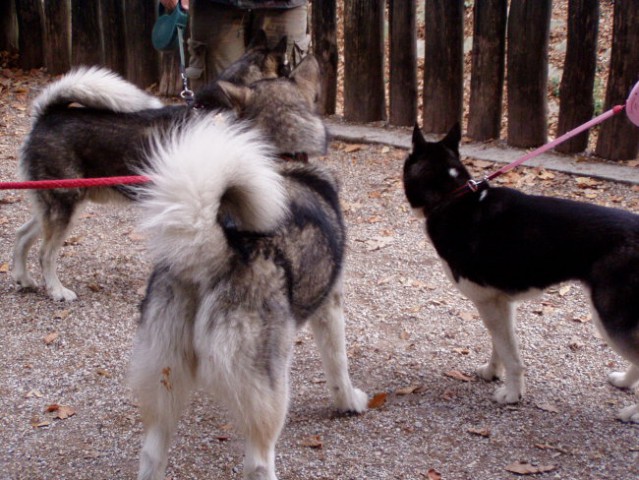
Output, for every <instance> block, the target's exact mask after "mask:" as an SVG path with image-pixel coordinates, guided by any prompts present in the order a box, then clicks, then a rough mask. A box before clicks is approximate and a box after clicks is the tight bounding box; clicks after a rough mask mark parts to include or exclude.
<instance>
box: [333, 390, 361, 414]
mask: <svg viewBox="0 0 639 480" xmlns="http://www.w3.org/2000/svg"><path fill="white" fill-rule="evenodd" d="M335 407H336V408H337V409H338V410H339V411H340V412H353V413H362V412H364V411H366V409H367V408H368V395H366V392H363V391H361V390H360V389H359V388H353V389H352V390H351V393H350V395H348V396H347V397H346V398H343V399H340V400H338V401H336V402H335Z"/></svg>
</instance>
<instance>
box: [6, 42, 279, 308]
mask: <svg viewBox="0 0 639 480" xmlns="http://www.w3.org/2000/svg"><path fill="white" fill-rule="evenodd" d="M257 39H258V41H256V43H255V44H254V45H252V46H251V48H249V49H248V50H247V52H246V53H245V55H243V56H242V57H241V58H240V59H239V60H238V61H237V62H235V63H234V64H232V65H231V66H229V68H228V69H227V70H225V71H224V72H222V74H221V76H220V81H218V82H214V83H212V84H211V85H208V86H207V87H205V88H203V89H202V91H200V92H198V93H197V95H196V98H195V103H196V105H197V106H198V108H197V109H191V108H187V107H186V106H166V107H165V106H163V104H162V102H160V100H158V99H157V98H154V97H152V96H150V95H148V94H147V93H146V92H144V91H142V90H140V89H139V88H137V87H136V86H134V85H133V84H131V83H129V82H127V81H125V80H124V79H122V78H120V77H119V76H118V75H116V74H115V73H113V72H111V71H110V70H107V69H104V68H97V67H92V68H84V67H81V68H78V69H76V70H74V71H72V72H70V73H69V74H67V75H65V76H64V77H62V78H61V79H59V80H57V81H56V82H54V83H52V84H51V85H49V86H48V87H46V88H45V89H44V91H43V92H42V93H41V94H40V95H39V96H38V97H37V98H36V99H35V101H34V103H33V113H34V119H33V127H32V129H31V132H30V133H29V136H28V137H27V139H26V140H25V142H24V144H23V146H22V150H21V155H20V173H21V177H22V178H24V179H25V180H52V179H53V180H57V179H65V178H92V177H111V176H127V175H136V174H138V173H139V171H140V169H141V168H142V167H143V162H144V158H145V154H146V152H147V150H148V143H149V139H150V138H151V136H152V135H153V134H154V132H157V131H167V130H168V129H170V128H172V127H174V126H176V125H179V124H180V123H182V122H184V121H186V120H187V119H188V118H191V117H192V116H201V115H208V114H210V115H215V114H217V112H218V111H219V110H231V109H232V108H233V105H232V102H231V99H230V97H232V96H233V95H234V94H236V93H235V90H234V92H230V93H227V91H226V89H228V88H232V87H233V88H235V86H238V88H240V87H241V86H245V85H248V84H249V83H252V82H255V81H258V80H262V79H264V78H277V76H278V73H280V71H281V70H282V68H283V67H284V66H283V62H284V61H285V50H286V39H285V38H284V39H283V41H282V42H280V44H279V45H278V46H277V47H276V48H275V49H273V50H271V49H268V48H267V47H266V36H265V34H264V33H263V32H262V35H258V36H257ZM231 81H232V82H235V83H234V84H231V83H229V82H231ZM258 96H259V95H258ZM244 103H245V104H246V102H244ZM73 105H76V107H73ZM78 106H81V107H82V108H79V107H78ZM238 113H239V115H240V116H241V115H242V112H238ZM255 120H256V121H259V120H260V119H259V118H256V119H255ZM136 191H137V189H136V188H135V187H124V186H119V187H113V188H74V189H55V190H31V191H29V195H30V197H31V200H32V204H33V217H32V218H31V219H30V220H29V221H28V222H27V223H25V224H24V225H23V226H22V227H21V228H20V229H19V230H18V232H17V238H16V243H15V247H14V256H13V271H12V275H13V278H14V280H15V282H16V283H17V284H18V285H19V286H20V287H22V288H34V287H35V286H36V282H35V280H34V279H33V277H32V276H31V274H30V273H29V271H28V270H27V256H28V254H29V250H30V249H31V247H32V246H33V244H34V243H35V242H36V240H37V239H38V238H39V237H42V246H41V248H40V255H39V260H40V266H41V268H42V274H43V277H44V284H45V287H46V290H47V293H48V294H49V296H50V297H51V298H53V299H54V300H67V301H69V300H74V299H75V298H76V297H77V296H76V294H75V292H73V291H72V290H70V289H68V288H66V287H65V286H64V285H62V283H61V281H60V279H59V278H58V275H57V257H58V251H59V250H60V248H61V247H62V244H63V242H64V239H65V238H66V235H67V232H68V231H69V229H70V228H71V226H72V224H73V220H74V218H75V217H77V214H78V212H79V210H80V207H81V206H82V204H83V203H85V202H86V201H94V202H107V201H112V200H116V199H120V200H134V199H135V198H136Z"/></svg>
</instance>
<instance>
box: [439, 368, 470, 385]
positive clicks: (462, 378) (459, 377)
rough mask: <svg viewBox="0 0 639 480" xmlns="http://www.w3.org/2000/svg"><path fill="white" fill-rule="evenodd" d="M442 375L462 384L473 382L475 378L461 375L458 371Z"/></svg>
mask: <svg viewBox="0 0 639 480" xmlns="http://www.w3.org/2000/svg"><path fill="white" fill-rule="evenodd" d="M444 375H445V376H447V377H450V378H454V379H455V380H459V381H462V382H474V381H475V378H474V377H470V376H468V375H466V374H463V373H462V372H460V371H459V370H449V371H448V372H444Z"/></svg>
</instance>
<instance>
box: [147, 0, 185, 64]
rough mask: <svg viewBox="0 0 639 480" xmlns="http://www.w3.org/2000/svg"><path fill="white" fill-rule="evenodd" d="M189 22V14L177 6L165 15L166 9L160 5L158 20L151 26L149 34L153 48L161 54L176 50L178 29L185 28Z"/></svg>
mask: <svg viewBox="0 0 639 480" xmlns="http://www.w3.org/2000/svg"><path fill="white" fill-rule="evenodd" d="M188 20H189V14H188V12H186V11H185V10H183V9H182V6H181V5H180V3H179V2H178V5H177V7H176V8H175V9H173V11H172V12H170V13H167V12H166V9H165V8H164V6H163V5H162V4H160V7H159V12H158V19H157V20H156V21H155V25H153V32H152V33H151V41H152V42H153V47H155V49H156V50H159V51H161V52H168V51H172V50H177V49H178V47H179V41H178V28H186V24H187V22H188Z"/></svg>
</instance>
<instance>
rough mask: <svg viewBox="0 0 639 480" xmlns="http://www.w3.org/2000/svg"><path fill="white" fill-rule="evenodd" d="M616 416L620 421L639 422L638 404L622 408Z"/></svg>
mask: <svg viewBox="0 0 639 480" xmlns="http://www.w3.org/2000/svg"><path fill="white" fill-rule="evenodd" d="M617 418H618V419H619V420H621V421H622V422H628V423H639V405H636V404H635V405H631V406H629V407H626V408H622V409H621V410H620V411H619V413H618V414H617Z"/></svg>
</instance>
